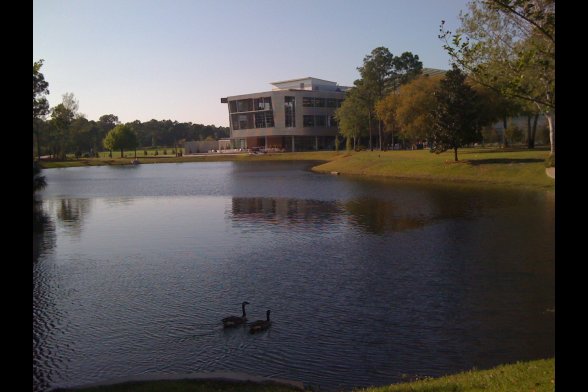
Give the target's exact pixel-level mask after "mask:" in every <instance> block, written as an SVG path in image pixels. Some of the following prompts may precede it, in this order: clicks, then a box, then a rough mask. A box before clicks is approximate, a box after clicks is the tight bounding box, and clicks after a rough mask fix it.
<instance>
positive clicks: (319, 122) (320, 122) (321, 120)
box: [314, 115, 327, 127]
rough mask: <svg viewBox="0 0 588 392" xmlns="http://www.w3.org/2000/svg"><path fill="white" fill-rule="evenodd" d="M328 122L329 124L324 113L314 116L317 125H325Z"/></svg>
mask: <svg viewBox="0 0 588 392" xmlns="http://www.w3.org/2000/svg"><path fill="white" fill-rule="evenodd" d="M326 124H327V121H326V116H324V115H317V116H314V126H315V127H324V126H325V125H326Z"/></svg>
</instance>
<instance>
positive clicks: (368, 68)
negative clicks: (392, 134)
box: [355, 46, 423, 150]
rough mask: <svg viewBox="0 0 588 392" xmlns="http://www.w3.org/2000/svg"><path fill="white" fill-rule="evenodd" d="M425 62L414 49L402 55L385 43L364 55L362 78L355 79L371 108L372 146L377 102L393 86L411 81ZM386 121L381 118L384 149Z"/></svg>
mask: <svg viewBox="0 0 588 392" xmlns="http://www.w3.org/2000/svg"><path fill="white" fill-rule="evenodd" d="M422 68H423V64H422V63H421V62H420V61H419V56H416V55H413V54H412V53H410V52H404V53H402V55H400V56H394V55H393V54H392V53H390V51H389V50H388V49H387V48H385V47H383V46H380V47H377V48H375V49H374V50H372V52H371V53H370V54H369V55H367V56H365V57H364V59H363V66H361V67H358V68H357V69H358V71H359V73H360V75H361V80H359V81H356V82H355V86H356V87H358V89H359V91H360V97H361V99H362V100H363V101H364V105H365V106H367V107H368V108H369V112H368V123H369V132H370V138H369V148H370V149H371V150H373V145H372V137H371V134H372V132H371V130H372V119H375V118H376V116H375V107H376V103H377V102H378V101H379V100H380V99H382V98H384V96H385V95H386V94H387V93H388V92H389V91H391V90H395V89H397V88H399V87H400V86H401V85H402V84H404V83H407V82H409V81H410V80H412V79H413V78H415V77H416V76H417V75H419V74H420V73H421V71H422ZM382 140H383V138H382V121H379V120H378V141H379V148H380V150H382V149H383V145H382Z"/></svg>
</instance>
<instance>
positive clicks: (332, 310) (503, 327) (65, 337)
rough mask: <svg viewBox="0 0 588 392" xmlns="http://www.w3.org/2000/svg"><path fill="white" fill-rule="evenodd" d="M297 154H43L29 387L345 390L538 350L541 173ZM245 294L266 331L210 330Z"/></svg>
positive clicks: (549, 269)
mask: <svg viewBox="0 0 588 392" xmlns="http://www.w3.org/2000/svg"><path fill="white" fill-rule="evenodd" d="M309 167H310V163H304V162H273V163H268V162H257V163H242V162H216V163H182V164H161V165H139V166H133V167H115V166H110V167H108V166H104V167H83V168H67V169H51V170H45V171H44V172H43V174H44V175H45V176H46V178H47V182H48V186H47V188H46V189H45V190H44V191H43V193H42V203H43V204H42V206H43V209H44V211H45V213H46V214H47V216H48V217H49V218H50V225H49V226H48V229H47V230H46V231H45V232H44V233H43V234H40V235H37V236H36V237H35V238H34V241H33V242H34V245H35V244H36V245H35V249H36V251H35V253H34V261H33V384H34V389H35V390H38V391H44V390H50V389H52V388H55V387H68V386H75V385H81V384H86V383H92V382H99V381H102V380H109V379H113V378H118V377H126V376H140V375H148V374H151V373H154V372H156V373H164V374H180V373H191V372H207V371H235V372H244V373H251V374H256V375H260V376H266V377H275V378H285V379H291V380H296V381H302V382H304V383H306V384H307V385H309V386H312V387H314V388H317V389H321V390H326V391H339V390H345V391H348V390H351V389H352V388H355V387H362V386H370V385H385V384H390V383H396V382H401V381H405V380H407V379H410V378H414V377H422V376H440V375H444V374H449V373H455V372H458V371H462V370H469V369H471V368H473V367H476V368H479V369H484V368H489V367H493V366H496V365H498V364H503V363H510V362H515V361H519V360H531V359H539V358H547V357H552V356H554V354H555V332H554V317H555V316H554V315H555V313H554V311H555V282H554V269H555V250H554V247H555V246H554V230H555V229H554V220H555V202H554V201H555V195H554V193H553V192H546V191H536V190H522V189H513V188H504V187H496V186H493V187H481V186H479V185H478V186H469V185H464V184H461V185H455V184H437V185H432V184H426V183H419V182H406V181H392V180H375V179H361V178H349V177H346V176H331V175H323V174H316V173H312V172H310V171H308V168H309ZM242 301H248V302H250V305H249V306H248V307H247V314H248V319H249V320H250V321H254V320H257V319H263V318H265V311H266V310H267V309H271V316H272V321H273V324H272V326H271V328H270V329H269V330H268V331H265V332H263V333H260V334H255V335H250V334H248V333H247V329H246V328H236V329H231V330H223V328H222V324H221V322H220V320H221V319H222V318H223V317H226V316H229V315H240V311H241V307H240V304H241V302H242Z"/></svg>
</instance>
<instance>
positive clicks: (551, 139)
mask: <svg viewBox="0 0 588 392" xmlns="http://www.w3.org/2000/svg"><path fill="white" fill-rule="evenodd" d="M545 117H547V125H548V126H549V144H550V145H551V150H550V154H551V155H553V154H555V119H554V118H553V115H552V114H551V113H550V112H547V113H545Z"/></svg>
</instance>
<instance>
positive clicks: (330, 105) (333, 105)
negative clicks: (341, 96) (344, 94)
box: [327, 98, 337, 108]
mask: <svg viewBox="0 0 588 392" xmlns="http://www.w3.org/2000/svg"><path fill="white" fill-rule="evenodd" d="M327 107H328V108H336V107H337V99H335V98H327Z"/></svg>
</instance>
